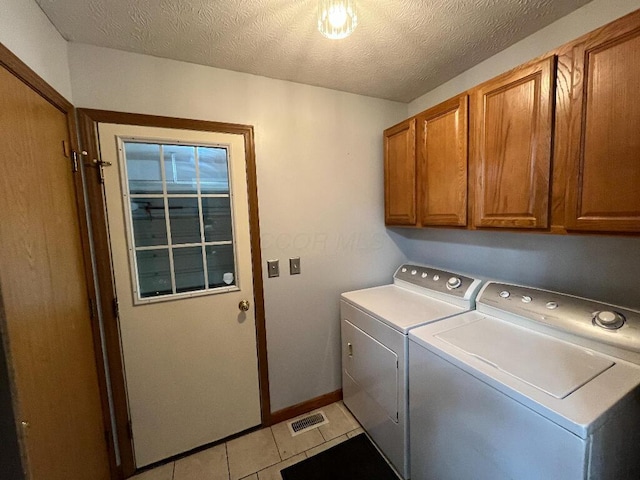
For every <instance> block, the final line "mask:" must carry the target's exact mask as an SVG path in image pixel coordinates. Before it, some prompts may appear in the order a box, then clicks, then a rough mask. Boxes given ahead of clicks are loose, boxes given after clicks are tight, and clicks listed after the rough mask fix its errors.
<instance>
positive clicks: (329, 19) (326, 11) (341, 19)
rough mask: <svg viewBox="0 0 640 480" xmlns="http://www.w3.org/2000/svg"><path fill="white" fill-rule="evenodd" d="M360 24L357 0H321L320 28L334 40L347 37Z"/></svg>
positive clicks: (319, 8) (322, 32)
mask: <svg viewBox="0 0 640 480" xmlns="http://www.w3.org/2000/svg"><path fill="white" fill-rule="evenodd" d="M357 26H358V12H357V10H356V2H355V0H320V2H319V3H318V30H319V31H320V33H321V34H322V35H324V36H325V37H327V38H331V39H332V40H339V39H341V38H346V37H348V36H349V35H351V34H352V33H353V31H354V30H355V29H356V27H357Z"/></svg>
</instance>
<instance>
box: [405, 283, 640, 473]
mask: <svg viewBox="0 0 640 480" xmlns="http://www.w3.org/2000/svg"><path fill="white" fill-rule="evenodd" d="M409 336H410V342H409V372H410V379H409V380H410V385H411V389H410V402H409V404H410V407H411V409H410V414H409V416H410V420H411V436H410V437H411V441H410V445H411V451H412V454H411V478H412V480H427V479H438V480H460V479H474V480H501V479H518V480H534V479H535V480H540V479H558V480H560V479H561V480H578V479H580V480H583V479H593V480H595V479H598V480H614V479H615V480H626V479H629V480H631V479H638V478H640V455H639V454H638V445H640V387H639V386H640V312H638V311H634V310H629V309H625V308H621V307H617V306H612V305H608V304H602V303H598V302H595V301H592V300H586V299H583V298H578V297H573V296H569V295H563V294H559V293H555V292H550V291H545V290H538V289H532V288H526V287H520V286H514V285H509V284H502V283H495V282H489V283H487V284H486V285H485V286H484V287H483V288H482V290H481V291H480V294H479V295H478V299H477V310H476V311H474V312H469V313H465V314H463V315H459V316H456V317H454V318H450V319H446V320H443V321H442V322H439V323H437V324H433V325H426V326H424V327H420V328H417V329H415V330H412V331H411V332H410V334H409Z"/></svg>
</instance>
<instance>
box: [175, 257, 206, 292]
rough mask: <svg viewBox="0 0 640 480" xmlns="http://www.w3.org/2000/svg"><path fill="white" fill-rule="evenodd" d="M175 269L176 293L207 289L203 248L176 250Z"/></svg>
mask: <svg viewBox="0 0 640 480" xmlns="http://www.w3.org/2000/svg"><path fill="white" fill-rule="evenodd" d="M173 268H174V271H175V274H176V291H177V292H178V293H180V292H191V291H193V290H202V289H204V288H205V286H204V268H203V267H202V247H186V248H176V249H174V250H173Z"/></svg>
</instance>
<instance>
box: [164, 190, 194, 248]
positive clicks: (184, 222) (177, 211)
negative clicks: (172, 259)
mask: <svg viewBox="0 0 640 480" xmlns="http://www.w3.org/2000/svg"><path fill="white" fill-rule="evenodd" d="M169 221H170V222H171V241H172V243H173V244H174V245H179V244H181V243H200V242H201V241H202V240H201V238H200V215H199V214H198V199H197V198H170V199H169Z"/></svg>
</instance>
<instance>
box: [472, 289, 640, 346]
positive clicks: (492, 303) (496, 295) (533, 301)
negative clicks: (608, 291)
mask: <svg viewBox="0 0 640 480" xmlns="http://www.w3.org/2000/svg"><path fill="white" fill-rule="evenodd" d="M477 303H478V305H479V307H478V309H482V305H487V306H489V307H493V308H497V309H499V310H502V311H504V312H508V313H511V314H514V315H517V316H520V317H524V318H526V319H529V320H534V321H536V322H539V323H542V324H545V325H547V326H550V327H552V328H554V329H556V330H560V331H563V332H566V333H569V334H572V335H579V336H582V337H585V338H589V339H592V340H596V341H600V342H605V343H608V344H610V345H613V346H616V347H620V348H625V349H627V350H633V351H636V352H640V312H638V311H636V310H630V309H627V308H623V307H617V306H615V305H610V304H606V303H599V302H596V301H593V300H588V299H586V298H580V297H574V296H572V295H565V294H562V293H556V292H552V291H548V290H540V289H536V288H529V287H521V286H518V285H510V284H506V283H497V282H488V283H487V284H486V285H485V287H484V289H483V290H482V291H481V292H480V294H479V296H478V298H477Z"/></svg>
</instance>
